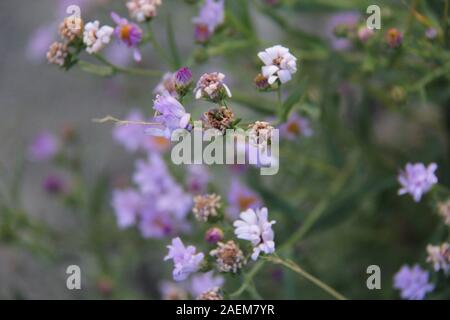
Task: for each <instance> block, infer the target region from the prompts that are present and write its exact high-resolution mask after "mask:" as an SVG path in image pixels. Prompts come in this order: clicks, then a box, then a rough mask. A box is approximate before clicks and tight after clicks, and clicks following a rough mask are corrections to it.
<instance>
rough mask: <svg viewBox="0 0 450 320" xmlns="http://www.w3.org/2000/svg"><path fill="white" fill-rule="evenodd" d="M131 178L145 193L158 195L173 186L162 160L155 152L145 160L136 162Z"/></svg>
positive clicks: (173, 183)
mask: <svg viewBox="0 0 450 320" xmlns="http://www.w3.org/2000/svg"><path fill="white" fill-rule="evenodd" d="M133 180H134V182H135V183H136V184H137V185H138V186H139V190H140V191H141V192H142V193H144V194H146V195H160V194H161V193H165V192H169V191H170V190H171V189H172V187H174V186H175V182H174V180H173V178H172V176H171V175H170V174H169V172H168V170H167V167H166V164H165V163H164V160H163V159H162V158H161V157H160V156H159V155H157V154H149V156H148V159H147V160H146V161H143V160H138V161H137V162H136V171H135V173H134V176H133Z"/></svg>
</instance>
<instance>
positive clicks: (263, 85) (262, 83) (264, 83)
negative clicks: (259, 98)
mask: <svg viewBox="0 0 450 320" xmlns="http://www.w3.org/2000/svg"><path fill="white" fill-rule="evenodd" d="M254 82H255V85H256V88H257V89H258V90H261V91H264V90H267V89H268V88H269V87H270V84H269V81H268V79H267V78H266V77H264V76H263V75H262V74H261V73H259V74H258V75H257V76H256V77H255V80H254Z"/></svg>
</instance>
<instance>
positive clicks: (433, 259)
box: [427, 243, 450, 274]
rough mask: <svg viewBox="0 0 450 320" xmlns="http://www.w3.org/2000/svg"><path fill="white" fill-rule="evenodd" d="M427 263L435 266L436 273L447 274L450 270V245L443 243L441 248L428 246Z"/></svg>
mask: <svg viewBox="0 0 450 320" xmlns="http://www.w3.org/2000/svg"><path fill="white" fill-rule="evenodd" d="M427 253H428V257H427V262H429V263H431V264H432V265H433V268H434V271H439V270H442V271H444V273H445V274H447V273H448V272H449V270H450V245H449V244H448V243H442V244H441V245H440V246H433V245H430V244H429V245H428V246H427Z"/></svg>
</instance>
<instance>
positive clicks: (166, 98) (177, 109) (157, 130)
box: [146, 92, 191, 138]
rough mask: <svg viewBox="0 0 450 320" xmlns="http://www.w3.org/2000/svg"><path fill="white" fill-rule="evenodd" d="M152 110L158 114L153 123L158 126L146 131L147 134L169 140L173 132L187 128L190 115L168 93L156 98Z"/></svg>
mask: <svg viewBox="0 0 450 320" xmlns="http://www.w3.org/2000/svg"><path fill="white" fill-rule="evenodd" d="M153 109H155V110H156V111H157V112H158V113H159V115H158V116H156V117H155V118H154V121H155V122H157V123H160V125H155V126H152V127H151V128H149V129H147V130H146V133H147V134H149V135H153V136H162V137H166V138H170V136H171V134H172V132H173V131H174V130H176V129H187V128H189V121H190V119H191V114H190V113H187V112H186V110H185V109H184V107H183V105H182V104H181V103H180V102H179V101H178V100H177V99H175V98H174V97H172V96H171V95H170V94H169V93H168V92H165V93H163V94H162V95H158V96H157V97H156V99H155V101H154V105H153Z"/></svg>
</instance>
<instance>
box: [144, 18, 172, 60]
mask: <svg viewBox="0 0 450 320" xmlns="http://www.w3.org/2000/svg"><path fill="white" fill-rule="evenodd" d="M147 32H148V37H149V40H150V43H151V44H152V46H153V49H155V51H156V52H157V53H158V55H159V57H160V58H161V59H163V60H165V61H166V62H167V63H168V64H169V65H170V66H171V67H174V65H173V62H172V61H171V60H170V58H169V56H168V55H167V54H166V52H165V51H164V49H163V48H162V47H161V45H160V44H159V43H158V41H157V40H156V37H155V34H154V32H153V28H152V24H151V22H147ZM175 68H176V67H175Z"/></svg>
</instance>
